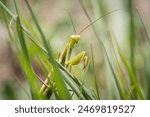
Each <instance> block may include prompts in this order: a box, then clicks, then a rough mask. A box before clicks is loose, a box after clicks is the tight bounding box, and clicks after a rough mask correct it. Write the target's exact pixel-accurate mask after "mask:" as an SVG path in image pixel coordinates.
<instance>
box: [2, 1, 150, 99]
mask: <svg viewBox="0 0 150 117" xmlns="http://www.w3.org/2000/svg"><path fill="white" fill-rule="evenodd" d="M71 2H73V1H71ZM71 2H69V3H71ZM74 2H76V3H72V4H69V5H70V6H71V7H73V6H74V4H75V5H79V6H78V7H80V8H79V10H80V11H77V12H78V13H79V12H80V14H79V15H81V14H82V15H81V16H83V18H82V17H81V19H82V20H85V22H88V23H87V24H86V25H84V26H83V27H84V28H79V26H81V25H80V23H79V22H78V21H77V20H78V19H76V18H79V17H75V16H74V14H73V11H71V7H70V9H68V10H67V12H68V13H69V17H68V16H67V15H66V14H65V12H64V15H63V17H62V18H60V19H59V20H57V21H56V22H54V24H55V25H51V27H48V28H47V26H46V25H47V24H46V22H45V21H44V20H43V21H42V18H41V17H40V15H39V14H38V13H37V12H36V10H35V7H34V3H32V2H31V3H30V2H29V1H28V0H24V1H23V3H21V2H19V1H17V0H13V2H7V1H5V0H1V1H0V10H1V13H0V20H1V21H2V22H3V24H4V27H5V28H6V31H7V32H8V33H7V34H8V43H9V46H10V47H11V50H12V52H13V54H14V55H15V57H16V61H17V63H19V66H20V68H21V72H22V73H23V75H21V76H17V74H15V75H14V78H15V80H16V81H17V83H16V82H14V81H12V83H9V82H7V83H6V85H3V89H4V90H3V91H0V93H1V94H0V95H3V99H58V100H71V99H79V100H100V99H121V100H129V99H133V100H138V99H140V100H143V99H150V86H149V82H150V79H149V78H150V74H149V62H148V60H149V45H150V39H149V36H148V30H147V29H146V27H145V23H144V21H143V17H142V15H141V14H140V12H139V11H138V8H135V7H133V3H132V0H126V1H122V2H123V3H124V4H123V5H122V6H123V7H121V8H120V7H118V8H116V9H111V10H108V9H110V7H109V6H108V4H107V2H105V0H101V1H99V0H93V1H86V0H79V1H74ZM8 3H9V4H8ZM38 3H41V1H37V4H38ZM23 4H25V5H26V6H23V9H24V8H25V9H27V10H28V11H23V10H22V6H21V5H23ZM38 7H40V6H38ZM64 9H65V8H64ZM75 9H78V8H75ZM48 10H49V9H48ZM64 11H65V10H64ZM120 14H121V15H125V18H124V22H126V25H127V27H126V29H127V31H123V30H121V29H119V31H123V32H117V31H118V30H117V29H116V30H115V28H116V27H115V25H116V26H117V24H119V23H120V22H115V21H113V18H116V16H117V15H120ZM47 15H52V16H53V17H55V14H48V11H47ZM94 17H95V18H94ZM96 17H97V18H98V19H97V18H96ZM93 19H96V20H93ZM82 22H83V21H82ZM83 23H84V22H83ZM111 23H113V25H112V24H111ZM86 26H87V27H86ZM77 27H78V28H77ZM122 28H124V27H122ZM72 29H73V30H72ZM76 29H78V30H81V32H79V31H78V30H76ZM141 29H142V31H143V32H142V31H141ZM47 30H49V31H47ZM73 31H74V33H75V35H78V34H80V37H81V38H80V39H78V41H79V42H78V41H77V42H78V43H75V42H74V41H69V40H68V37H69V38H70V36H69V35H73ZM121 34H122V35H125V36H122V35H121ZM118 35H119V36H118ZM120 35H121V36H122V37H121V36H120ZM142 35H145V36H142ZM120 38H122V40H123V41H122V40H121V39H120ZM75 39H77V38H75ZM85 39H87V40H85ZM120 40H121V41H120ZM66 43H68V45H69V44H70V45H69V46H68V45H66ZM59 44H60V45H59ZM65 45H66V46H65ZM59 46H60V47H59ZM62 50H65V51H64V52H63V51H62ZM81 51H84V52H85V53H84V52H82V53H81V54H79V56H76V55H77V54H78V53H80V52H81ZM75 56H76V57H75ZM58 58H59V59H58ZM71 59H72V60H71ZM69 60H70V61H69ZM77 63H81V64H77ZM35 64H36V67H35ZM37 68H38V69H39V71H38V72H37V71H36V69H37ZM38 74H40V76H39V75H38ZM20 77H23V78H24V80H25V81H24V80H23V81H22V80H20V79H21V78H20ZM16 85H17V86H16ZM11 87H13V88H11ZM16 87H19V89H18V88H16ZM25 87H27V89H26V88H25ZM19 94H21V95H26V96H25V97H22V96H21V95H19Z"/></svg>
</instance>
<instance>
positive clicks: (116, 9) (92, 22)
mask: <svg viewBox="0 0 150 117" xmlns="http://www.w3.org/2000/svg"><path fill="white" fill-rule="evenodd" d="M119 10H121V9H116V10H114V11H110V12H108V13H106V14H105V15H103V16H101V17H99V18H98V19H96V20H94V21H93V22H92V23H90V24H88V25H87V26H86V27H85V28H83V29H82V30H81V31H80V32H79V33H78V34H79V35H80V34H81V33H82V32H83V31H84V30H85V29H87V28H88V27H90V26H91V25H92V24H94V23H96V22H97V21H98V20H100V19H102V18H104V17H105V16H107V15H110V14H111V13H113V12H116V11H119Z"/></svg>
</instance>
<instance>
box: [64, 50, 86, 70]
mask: <svg viewBox="0 0 150 117" xmlns="http://www.w3.org/2000/svg"><path fill="white" fill-rule="evenodd" d="M87 58H88V57H87V55H86V52H85V51H83V52H81V53H79V54H78V55H76V56H75V57H73V58H72V59H71V60H69V61H67V62H66V67H67V68H68V69H69V70H70V71H71V67H72V66H73V65H77V64H79V63H81V62H83V65H84V67H83V68H86V65H87Z"/></svg>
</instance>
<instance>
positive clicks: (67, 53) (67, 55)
mask: <svg viewBox="0 0 150 117" xmlns="http://www.w3.org/2000/svg"><path fill="white" fill-rule="evenodd" d="M118 10H120V9H117V10H114V11H110V12H108V13H107V14H105V15H103V16H102V17H100V18H98V19H96V20H94V21H93V22H92V23H90V24H88V25H87V26H86V27H85V28H83V29H82V30H81V31H80V32H79V33H78V34H76V30H75V27H74V24H73V20H72V18H71V16H70V14H69V16H70V19H71V23H72V25H73V29H74V32H75V34H73V35H71V36H70V39H69V40H68V42H67V43H66V45H65V47H64V49H63V51H62V53H61V54H59V57H58V62H59V63H60V64H61V65H62V66H64V67H65V68H67V69H68V70H69V71H70V72H71V67H72V66H74V65H78V64H80V63H83V69H85V68H86V66H87V63H88V57H87V53H86V52H85V51H82V52H80V53H79V54H77V55H76V56H75V57H73V58H71V54H72V50H73V48H74V46H75V44H77V43H78V42H79V40H80V34H81V33H82V32H83V31H84V30H85V29H87V28H88V27H89V26H91V25H93V24H94V23H96V22H97V21H99V20H100V19H102V18H104V17H105V16H107V15H109V14H111V13H112V12H115V11H118ZM52 73H53V69H52V71H51V72H50V73H49V75H48V77H51V75H52ZM48 82H49V80H48V78H46V79H45V81H44V82H43V85H42V86H41V89H40V93H44V91H45V90H46V89H47V88H49V87H48V86H49V84H48Z"/></svg>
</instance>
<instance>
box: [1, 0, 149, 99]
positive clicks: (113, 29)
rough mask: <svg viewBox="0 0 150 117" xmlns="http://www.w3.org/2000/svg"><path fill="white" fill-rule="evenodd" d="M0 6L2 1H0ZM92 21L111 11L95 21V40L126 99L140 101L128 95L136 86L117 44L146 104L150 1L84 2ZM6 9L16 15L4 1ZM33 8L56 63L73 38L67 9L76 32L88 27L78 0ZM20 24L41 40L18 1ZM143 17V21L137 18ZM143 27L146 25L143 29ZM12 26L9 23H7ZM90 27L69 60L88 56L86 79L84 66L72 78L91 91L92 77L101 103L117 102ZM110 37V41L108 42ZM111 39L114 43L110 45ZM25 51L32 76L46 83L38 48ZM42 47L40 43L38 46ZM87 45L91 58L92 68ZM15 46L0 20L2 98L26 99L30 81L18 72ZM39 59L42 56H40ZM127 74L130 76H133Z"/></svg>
mask: <svg viewBox="0 0 150 117" xmlns="http://www.w3.org/2000/svg"><path fill="white" fill-rule="evenodd" d="M1 1H2V0H1ZM82 1H83V2H84V4H85V6H86V7H85V8H86V10H87V12H88V13H89V15H90V17H91V19H92V21H94V20H95V19H97V18H99V17H101V16H103V15H105V14H107V13H108V12H110V11H114V10H117V9H120V10H118V11H116V12H112V13H111V14H109V15H108V16H106V17H104V18H103V19H101V20H99V21H97V22H96V23H95V24H94V26H95V28H96V31H97V32H98V36H99V37H100V39H101V40H102V41H103V43H104V46H105V48H106V51H107V53H108V56H109V58H110V62H111V64H112V66H113V70H114V71H115V73H116V75H117V77H118V78H120V79H121V80H120V79H118V81H119V82H121V84H122V86H123V87H124V90H123V91H124V93H125V94H126V99H138V98H135V97H134V96H133V95H132V94H130V93H134V92H132V91H133V90H134V87H132V85H131V84H132V83H131V81H130V73H129V71H128V70H127V66H126V65H125V63H124V62H123V60H122V59H121V55H120V54H119V53H118V48H117V46H116V45H115V44H114V45H113V44H112V43H113V42H114V43H115V41H114V40H115V39H116V40H117V43H118V45H119V46H120V48H121V51H122V52H121V53H122V54H123V56H124V58H125V60H126V61H127V63H128V65H129V67H130V68H131V69H132V73H133V74H134V75H135V77H136V80H137V82H138V85H139V86H140V88H141V90H142V93H143V95H144V99H150V72H149V71H150V63H149V59H150V53H149V52H150V51H149V50H150V48H149V47H150V42H149V38H148V36H149V29H150V23H149V19H150V1H149V0H113V1H112V0H82ZM3 2H5V5H6V6H7V7H8V8H9V9H11V11H12V12H13V13H15V8H14V4H13V1H11V0H3ZM29 2H30V4H31V6H32V9H33V11H34V13H35V15H36V18H37V19H38V22H39V24H40V26H41V27H42V30H43V32H44V34H45V36H46V39H47V40H49V43H50V44H51V46H52V50H53V54H54V56H55V59H56V60H57V59H58V55H59V53H61V52H62V50H63V48H64V46H65V44H66V43H67V41H68V39H69V37H70V35H72V34H74V30H73V26H72V24H71V21H70V18H69V16H68V14H67V12H66V10H67V11H68V12H69V13H70V14H71V16H72V19H73V22H74V25H75V28H76V31H77V32H80V31H81V30H82V29H83V28H85V27H86V26H87V25H88V24H89V23H90V22H89V20H88V18H87V16H86V14H85V12H84V11H83V8H82V6H81V3H80V2H79V1H78V0H30V1H29ZM17 4H18V7H19V13H20V14H21V20H22V22H23V23H24V25H25V26H26V27H27V29H29V30H31V32H32V34H33V35H34V36H35V37H38V36H39V33H38V31H37V30H36V28H35V25H34V23H33V19H32V17H31V16H30V13H29V11H28V8H27V6H26V5H25V2H24V0H17ZM140 18H142V20H141V19H140ZM143 24H144V25H145V26H144V25H143ZM10 26H11V20H10ZM96 38H97V37H96V35H95V33H94V31H93V29H92V26H91V27H89V28H87V29H86V30H85V31H84V32H83V33H81V40H80V41H79V43H78V44H77V45H76V46H75V48H74V49H73V55H72V57H73V56H75V55H76V54H78V53H79V52H81V51H86V52H87V55H88V59H89V66H88V68H87V71H86V74H85V71H84V70H82V64H81V65H78V66H75V67H73V71H72V74H73V75H75V76H76V77H77V78H79V80H81V81H82V79H83V78H84V77H86V78H85V85H86V86H87V87H88V89H89V90H90V91H91V92H92V91H94V90H95V84H94V77H95V76H96V79H97V84H98V89H99V92H100V96H101V99H119V94H118V91H117V86H116V83H115V80H114V78H113V77H114V76H113V74H112V71H111V69H110V65H109V63H108V61H107V57H106V55H105V51H104V50H103V47H102V46H101V45H99V42H98V40H97V39H96ZM111 38H112V39H111ZM112 40H113V42H112ZM27 43H28V44H27V46H28V51H29V55H30V58H31V62H32V66H33V68H34V70H35V73H36V74H37V75H38V76H39V77H40V78H43V79H44V78H45V76H44V75H43V69H42V68H41V65H40V62H39V61H40V60H39V59H40V58H39V57H38V56H37V53H38V52H37V51H38V50H37V48H36V47H35V45H33V44H32V42H31V41H27ZM41 43H42V42H41ZM91 46H92V50H93V57H94V68H95V72H94V70H93V68H92V62H91V59H92V55H91V49H90V48H91ZM17 49H18V47H16V45H15V43H14V42H13V41H11V40H10V39H9V37H8V33H7V31H6V26H5V25H4V22H3V17H2V15H1V17H0V99H30V91H29V86H28V82H27V81H26V78H25V77H24V74H23V72H22V70H21V67H20V63H19V60H18V58H17V56H18V54H16V53H17ZM41 58H42V57H41ZM132 73H131V74H132Z"/></svg>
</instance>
